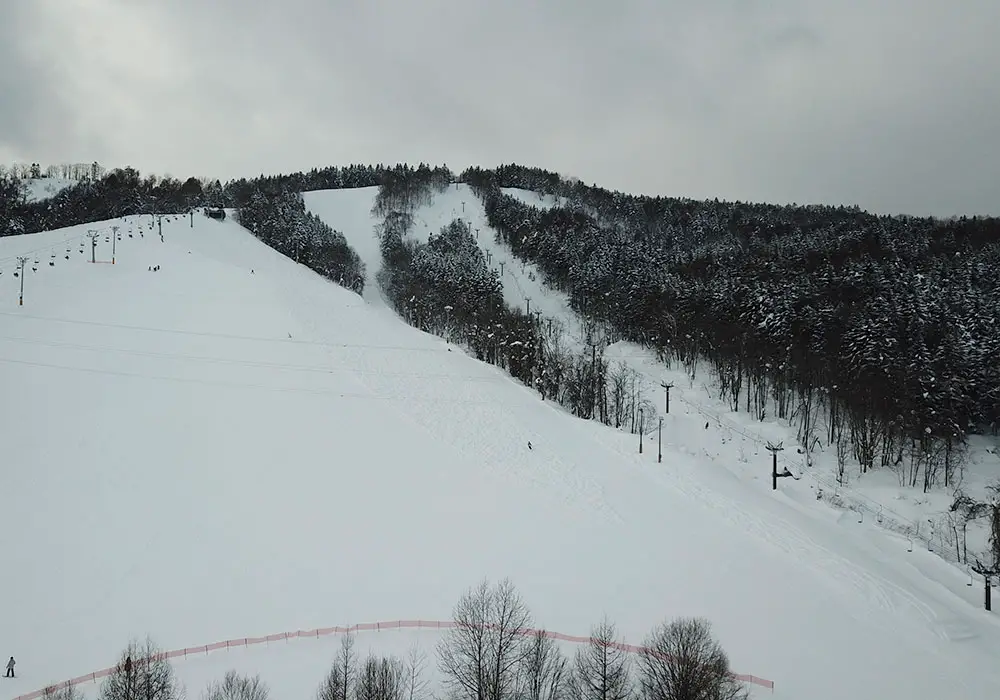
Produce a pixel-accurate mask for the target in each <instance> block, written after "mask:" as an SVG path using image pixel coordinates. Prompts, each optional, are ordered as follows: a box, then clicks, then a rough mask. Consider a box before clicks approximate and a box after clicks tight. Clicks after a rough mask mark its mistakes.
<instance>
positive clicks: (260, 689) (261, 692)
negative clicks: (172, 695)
mask: <svg viewBox="0 0 1000 700" xmlns="http://www.w3.org/2000/svg"><path fill="white" fill-rule="evenodd" d="M269 695H270V691H269V690H268V687H267V684H266V683H264V682H263V681H262V680H261V679H260V676H259V675H258V676H253V677H250V676H241V675H239V674H237V673H236V671H227V672H226V675H225V678H223V679H222V681H221V682H220V681H215V682H212V683H210V684H209V686H208V688H206V689H205V693H204V695H203V696H202V698H203V700H267V698H268V696H269Z"/></svg>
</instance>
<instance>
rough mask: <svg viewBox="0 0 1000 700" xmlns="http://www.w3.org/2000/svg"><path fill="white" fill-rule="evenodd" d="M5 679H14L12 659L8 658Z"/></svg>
mask: <svg viewBox="0 0 1000 700" xmlns="http://www.w3.org/2000/svg"><path fill="white" fill-rule="evenodd" d="M6 677H7V678H13V677H14V657H13V656H12V657H10V661H8V662H7V676H6Z"/></svg>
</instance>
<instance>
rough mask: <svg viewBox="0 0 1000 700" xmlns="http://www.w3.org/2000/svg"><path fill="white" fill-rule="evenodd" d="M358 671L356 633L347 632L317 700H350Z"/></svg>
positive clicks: (320, 688) (317, 695)
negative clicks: (355, 646)
mask: <svg viewBox="0 0 1000 700" xmlns="http://www.w3.org/2000/svg"><path fill="white" fill-rule="evenodd" d="M356 673H357V656H356V654H355V651H354V635H352V634H345V635H344V636H343V637H341V639H340V651H339V652H337V657H336V658H335V659H334V660H333V665H332V666H331V667H330V672H329V673H327V674H326V678H324V679H323V682H322V683H321V684H320V686H319V690H318V691H317V693H316V698H317V700H348V697H349V696H350V694H351V690H352V689H353V685H354V681H355V675H356Z"/></svg>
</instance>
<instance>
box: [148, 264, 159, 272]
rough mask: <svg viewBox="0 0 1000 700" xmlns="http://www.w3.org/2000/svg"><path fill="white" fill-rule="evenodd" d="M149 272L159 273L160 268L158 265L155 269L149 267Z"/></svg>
mask: <svg viewBox="0 0 1000 700" xmlns="http://www.w3.org/2000/svg"><path fill="white" fill-rule="evenodd" d="M149 271H150V272H159V271H160V266H159V265H157V266H156V267H153V266H150V268H149Z"/></svg>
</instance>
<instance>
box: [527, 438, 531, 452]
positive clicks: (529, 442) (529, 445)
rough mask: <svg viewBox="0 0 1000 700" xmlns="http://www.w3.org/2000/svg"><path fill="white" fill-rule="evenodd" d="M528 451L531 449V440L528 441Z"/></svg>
mask: <svg viewBox="0 0 1000 700" xmlns="http://www.w3.org/2000/svg"><path fill="white" fill-rule="evenodd" d="M528 449H529V450H530V449H531V440H528Z"/></svg>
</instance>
